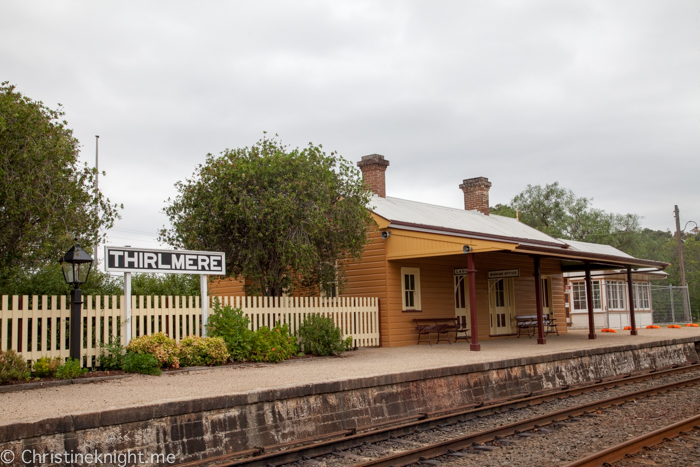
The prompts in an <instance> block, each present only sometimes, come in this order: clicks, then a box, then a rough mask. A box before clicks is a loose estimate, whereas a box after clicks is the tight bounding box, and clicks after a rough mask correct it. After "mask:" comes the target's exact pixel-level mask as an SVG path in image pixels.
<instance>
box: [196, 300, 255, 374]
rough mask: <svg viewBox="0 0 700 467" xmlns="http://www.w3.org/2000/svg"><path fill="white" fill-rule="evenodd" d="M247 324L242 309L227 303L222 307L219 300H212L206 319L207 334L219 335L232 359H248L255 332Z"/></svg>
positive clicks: (247, 321)
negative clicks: (209, 314)
mask: <svg viewBox="0 0 700 467" xmlns="http://www.w3.org/2000/svg"><path fill="white" fill-rule="evenodd" d="M249 325H250V320H249V319H248V317H247V316H245V315H244V314H243V310H241V309H240V308H233V307H231V306H229V305H226V306H223V307H222V306H221V303H219V300H214V305H213V306H212V314H211V316H209V319H208V321H207V334H208V335H209V336H212V337H221V338H222V339H223V340H224V342H225V343H226V348H227V349H228V352H229V354H231V359H232V360H234V361H246V360H250V356H251V355H250V354H251V350H252V348H253V339H254V335H255V334H254V333H253V331H251V330H250V329H249V328H248V326H249Z"/></svg>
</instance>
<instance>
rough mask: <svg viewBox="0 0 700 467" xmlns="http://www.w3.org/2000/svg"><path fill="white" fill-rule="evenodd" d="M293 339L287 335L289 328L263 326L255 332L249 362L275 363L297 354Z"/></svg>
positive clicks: (284, 326)
mask: <svg viewBox="0 0 700 467" xmlns="http://www.w3.org/2000/svg"><path fill="white" fill-rule="evenodd" d="M294 341H295V339H294V338H293V337H292V336H291V335H290V333H289V326H287V325H286V324H285V325H283V326H275V327H274V328H272V329H270V328H268V327H267V326H263V327H261V328H259V329H258V330H257V331H255V335H254V337H253V346H252V349H251V353H250V360H252V361H254V362H270V363H277V362H281V361H283V360H286V359H288V358H289V357H291V356H292V355H294V354H296V353H297V346H296V343H295V342H294Z"/></svg>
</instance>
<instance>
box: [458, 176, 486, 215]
mask: <svg viewBox="0 0 700 467" xmlns="http://www.w3.org/2000/svg"><path fill="white" fill-rule="evenodd" d="M459 187H460V188H461V189H462V191H463V192H464V209H466V210H467V211H473V210H475V209H476V210H477V211H479V212H480V213H482V214H486V215H487V216H488V215H489V190H490V189H491V182H489V179H488V178H486V177H476V178H468V179H466V180H464V182H463V183H462V184H461V185H460V186H459Z"/></svg>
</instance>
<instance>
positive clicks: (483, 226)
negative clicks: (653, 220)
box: [210, 154, 667, 350]
mask: <svg viewBox="0 0 700 467" xmlns="http://www.w3.org/2000/svg"><path fill="white" fill-rule="evenodd" d="M357 165H358V166H359V167H360V170H361V171H362V174H363V179H364V181H365V183H366V184H367V185H368V186H369V188H370V189H371V190H372V192H373V193H374V195H373V197H372V199H371V201H370V207H369V208H368V209H370V211H371V216H372V218H373V219H374V221H375V223H376V225H375V226H374V228H372V229H371V231H370V233H369V241H368V243H367V245H366V246H365V251H364V254H363V257H362V260H361V261H357V262H352V263H347V264H345V265H344V267H345V272H346V276H347V284H346V287H345V290H344V292H343V295H344V296H372V297H378V298H379V321H380V323H379V327H380V329H379V331H380V336H381V337H380V345H381V346H383V347H398V346H405V345H415V344H416V343H417V342H418V337H419V336H418V331H417V330H416V321H415V320H416V319H419V320H422V319H433V318H450V317H455V318H458V319H461V320H464V321H466V323H467V326H468V328H469V333H470V335H471V344H470V348H471V350H480V344H479V341H480V340H485V339H493V338H500V337H504V336H515V335H518V330H519V329H518V328H519V323H522V320H521V319H520V318H523V317H529V318H532V319H533V320H534V321H535V322H536V326H535V327H536V329H535V333H534V336H533V337H536V338H537V342H538V343H540V344H545V343H546V340H547V335H546V331H547V327H546V322H551V323H556V324H558V326H557V330H558V332H559V333H562V332H566V329H567V326H566V324H567V321H568V320H569V319H570V313H569V314H567V309H570V308H568V307H567V306H566V305H565V302H566V301H567V300H570V299H567V298H566V294H565V284H566V283H567V281H569V280H570V279H567V278H565V275H569V274H573V275H575V277H576V279H577V281H578V280H579V279H580V278H581V277H582V278H583V283H584V286H583V287H584V288H583V290H584V292H586V293H585V294H584V295H585V298H584V300H585V301H586V307H587V308H586V311H585V316H586V319H587V320H588V325H589V338H591V339H594V338H595V337H596V332H595V327H596V325H599V324H600V323H599V322H598V321H599V320H598V321H596V318H595V314H594V313H595V312H594V296H595V291H594V289H593V281H592V279H591V271H603V272H605V271H611V270H614V271H617V272H618V274H621V275H623V276H626V277H628V278H629V282H630V284H632V283H633V282H632V274H633V272H634V271H635V270H637V269H639V268H646V269H645V270H646V271H660V270H663V269H664V268H665V267H666V266H667V263H662V262H657V261H651V260H645V259H639V258H634V257H632V256H630V255H628V254H626V253H624V252H622V251H620V250H617V249H615V248H613V247H611V246H608V245H599V244H591V243H585V242H574V241H569V240H562V239H557V238H553V237H551V236H549V235H546V234H544V233H542V232H540V231H538V230H537V229H534V228H532V227H529V226H527V225H525V224H523V223H521V222H519V221H518V220H517V219H513V218H510V217H504V216H498V215H491V214H490V213H489V190H490V188H491V183H490V182H489V181H488V179H487V178H484V177H477V178H471V179H466V180H464V181H463V183H462V184H460V185H459V188H460V189H461V190H462V191H463V193H464V209H455V208H450V207H444V206H436V205H430V204H426V203H421V202H417V201H410V200H405V199H399V198H393V197H389V196H386V181H385V172H386V170H387V167H388V166H389V161H388V160H386V159H385V158H384V156H382V155H379V154H371V155H368V156H364V157H362V160H361V161H360V162H358V164H357ZM576 283H577V282H576ZM576 287H577V291H578V295H577V297H579V301H577V302H576V305H575V306H576V307H579V306H580V303H581V302H580V297H581V295H580V290H581V289H580V286H579V285H578V283H577V285H576ZM210 290H211V293H212V294H213V295H242V293H243V282H242V280H235V279H228V280H225V281H221V282H219V283H218V284H214V285H212V286H211V288H210ZM626 293H629V294H630V296H631V295H632V294H633V292H632V287H630V290H629V291H627V292H626ZM569 295H570V294H569ZM569 305H570V307H572V306H573V305H571V303H570V304H569ZM633 305H634V304H633V303H630V306H629V307H628V310H627V312H628V315H629V322H632V321H634V318H635V317H636V314H635V311H634V309H633V308H634V307H633ZM576 311H577V312H578V311H580V309H579V308H577V309H576ZM647 311H648V310H647ZM462 317H463V318H462ZM577 319H578V318H577ZM640 321H645V322H646V319H642V318H641V316H640ZM636 324H637V326H641V323H636ZM631 332H632V333H636V331H635V330H632V331H631ZM523 338H526V339H527V338H530V335H529V334H528V335H524V336H523Z"/></svg>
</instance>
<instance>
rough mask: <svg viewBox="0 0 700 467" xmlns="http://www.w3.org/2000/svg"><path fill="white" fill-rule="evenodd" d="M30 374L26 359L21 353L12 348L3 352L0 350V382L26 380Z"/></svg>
mask: <svg viewBox="0 0 700 467" xmlns="http://www.w3.org/2000/svg"><path fill="white" fill-rule="evenodd" d="M30 374H31V372H30V371H29V366H28V365H27V361H26V360H25V359H24V358H23V357H22V355H21V354H18V353H17V352H15V351H14V350H12V349H9V350H7V351H5V352H3V351H2V350H0V384H2V383H7V382H9V381H22V380H27V379H29V375H30Z"/></svg>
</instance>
